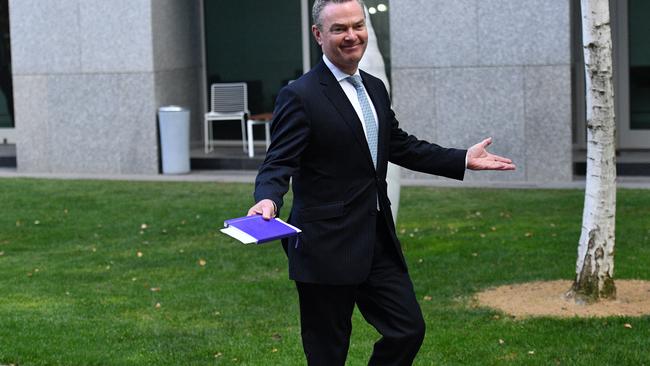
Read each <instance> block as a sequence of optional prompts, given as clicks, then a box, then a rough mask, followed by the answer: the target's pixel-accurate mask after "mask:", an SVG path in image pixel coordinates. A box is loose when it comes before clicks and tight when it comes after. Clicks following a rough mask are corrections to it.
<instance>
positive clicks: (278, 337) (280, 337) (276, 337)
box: [271, 333, 282, 341]
mask: <svg viewBox="0 0 650 366" xmlns="http://www.w3.org/2000/svg"><path fill="white" fill-rule="evenodd" d="M271 339H273V340H274V341H279V340H281V339H282V336H281V335H280V333H273V334H272V335H271Z"/></svg>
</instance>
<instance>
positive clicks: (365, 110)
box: [346, 75, 377, 168]
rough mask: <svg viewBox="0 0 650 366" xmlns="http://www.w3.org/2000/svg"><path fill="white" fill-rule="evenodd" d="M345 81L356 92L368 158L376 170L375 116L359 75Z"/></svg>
mask: <svg viewBox="0 0 650 366" xmlns="http://www.w3.org/2000/svg"><path fill="white" fill-rule="evenodd" d="M346 80H347V81H349V82H350V84H352V85H354V88H355V89H356V90H357V98H359V104H361V112H362V114H363V120H364V124H365V125H366V139H367V140H368V148H369V149H370V156H371V157H372V163H373V164H374V165H375V168H377V122H376V121H375V116H374V115H373V114H372V108H371V107H370V101H369V100H368V97H366V93H365V89H364V87H363V82H361V76H360V75H352V76H348V77H347V78H346Z"/></svg>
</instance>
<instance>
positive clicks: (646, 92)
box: [629, 0, 650, 130]
mask: <svg viewBox="0 0 650 366" xmlns="http://www.w3.org/2000/svg"><path fill="white" fill-rule="evenodd" d="M648 19H650V1H647V0H630V2H629V27H630V28H629V30H630V129H633V130H640V129H644V130H645V129H650V43H649V42H648V34H650V22H648Z"/></svg>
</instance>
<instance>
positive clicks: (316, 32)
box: [311, 24, 323, 46]
mask: <svg viewBox="0 0 650 366" xmlns="http://www.w3.org/2000/svg"><path fill="white" fill-rule="evenodd" d="M311 34H313V35H314V39H315V40H316V42H317V43H318V45H319V46H322V45H323V42H322V41H321V33H320V29H318V27H317V26H316V25H315V24H314V25H312V26H311Z"/></svg>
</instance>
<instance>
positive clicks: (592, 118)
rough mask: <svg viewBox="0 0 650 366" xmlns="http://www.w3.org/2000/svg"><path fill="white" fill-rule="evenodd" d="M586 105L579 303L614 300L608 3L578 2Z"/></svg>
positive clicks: (613, 165)
mask: <svg viewBox="0 0 650 366" xmlns="http://www.w3.org/2000/svg"><path fill="white" fill-rule="evenodd" d="M581 10H582V38H583V50H584V58H585V76H586V77H585V80H586V88H585V89H586V100H587V176H586V189H585V203H584V210H583V215H582V232H581V234H580V241H579V245H578V260H577V263H576V279H575V282H574V284H573V286H572V288H571V290H570V291H569V293H568V295H569V296H571V297H574V298H575V299H576V301H579V302H583V301H584V302H594V301H597V300H599V299H601V298H615V297H616V286H615V284H614V243H615V216H616V155H615V149H616V146H615V136H616V134H615V130H616V123H615V114H614V88H613V82H612V37H611V29H610V17H609V1H608V0H581Z"/></svg>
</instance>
